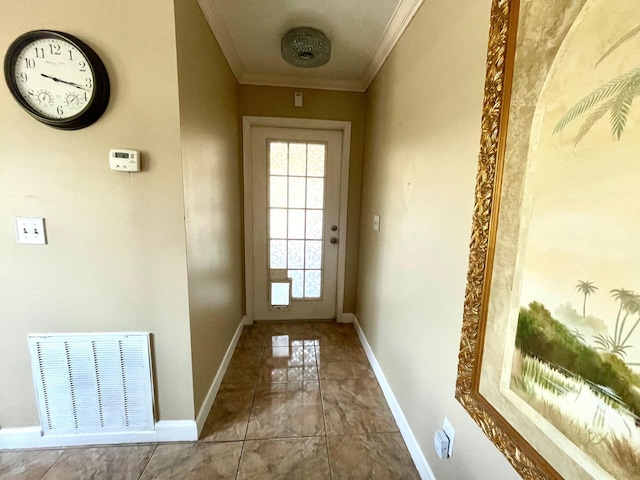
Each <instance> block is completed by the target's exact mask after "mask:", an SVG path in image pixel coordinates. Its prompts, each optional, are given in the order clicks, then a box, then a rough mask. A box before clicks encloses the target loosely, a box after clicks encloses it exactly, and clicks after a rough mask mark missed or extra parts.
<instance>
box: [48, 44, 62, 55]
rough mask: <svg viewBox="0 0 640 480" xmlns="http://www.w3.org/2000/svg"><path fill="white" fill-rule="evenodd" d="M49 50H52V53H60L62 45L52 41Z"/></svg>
mask: <svg viewBox="0 0 640 480" xmlns="http://www.w3.org/2000/svg"><path fill="white" fill-rule="evenodd" d="M49 50H51V55H60V45H57V44H55V43H50V44H49Z"/></svg>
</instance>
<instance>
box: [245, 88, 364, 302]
mask: <svg viewBox="0 0 640 480" xmlns="http://www.w3.org/2000/svg"><path fill="white" fill-rule="evenodd" d="M294 92H302V93H303V96H304V106H303V107H301V108H296V107H294V106H293V94H294ZM239 109H240V115H243V116H245V115H252V116H261V117H288V118H313V119H321V120H343V121H350V122H351V160H350V163H349V210H348V213H347V222H348V226H347V229H348V232H347V258H346V275H345V287H344V290H345V291H344V312H348V313H352V312H354V311H355V305H356V281H357V269H358V241H359V240H358V235H359V225H360V195H361V191H360V190H361V180H362V179H361V172H362V149H363V139H364V110H365V95H364V93H355V92H337V91H330V90H310V89H304V88H295V89H294V88H283V87H256V86H251V85H240V89H239Z"/></svg>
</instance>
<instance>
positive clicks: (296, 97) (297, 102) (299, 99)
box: [293, 92, 302, 107]
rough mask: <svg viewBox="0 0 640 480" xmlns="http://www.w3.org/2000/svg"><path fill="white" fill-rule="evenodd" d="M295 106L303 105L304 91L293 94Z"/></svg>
mask: <svg viewBox="0 0 640 480" xmlns="http://www.w3.org/2000/svg"><path fill="white" fill-rule="evenodd" d="M293 106H294V107H301V106H302V92H295V93H294V94H293Z"/></svg>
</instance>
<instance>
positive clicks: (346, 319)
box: [338, 313, 356, 323]
mask: <svg viewBox="0 0 640 480" xmlns="http://www.w3.org/2000/svg"><path fill="white" fill-rule="evenodd" d="M355 319H356V316H355V315H354V314H353V313H343V314H342V317H341V318H339V319H338V323H354V320H355Z"/></svg>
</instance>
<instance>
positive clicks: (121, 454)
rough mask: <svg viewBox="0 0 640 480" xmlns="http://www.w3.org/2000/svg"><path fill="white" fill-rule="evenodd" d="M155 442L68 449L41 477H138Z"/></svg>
mask: <svg viewBox="0 0 640 480" xmlns="http://www.w3.org/2000/svg"><path fill="white" fill-rule="evenodd" d="M155 449H156V445H126V446H109V447H93V448H70V449H68V450H65V451H64V452H63V453H62V455H61V456H60V458H59V459H58V461H57V462H56V463H55V464H54V465H53V466H52V467H51V468H50V469H49V470H48V471H47V473H46V474H45V475H44V476H43V477H42V479H43V480H76V479H78V480H87V479H96V480H97V479H105V480H106V479H111V478H118V479H122V480H137V479H139V478H140V475H141V474H142V471H143V470H144V468H145V467H146V466H147V463H149V459H150V458H151V455H152V454H153V452H154V451H155Z"/></svg>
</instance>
